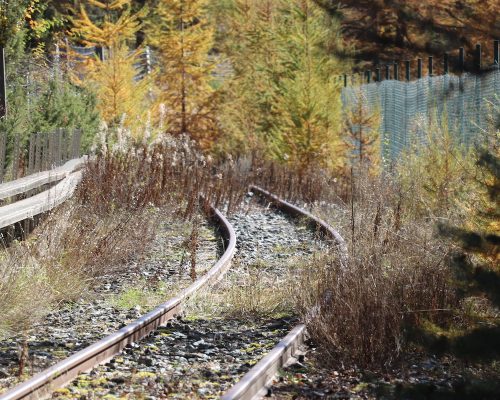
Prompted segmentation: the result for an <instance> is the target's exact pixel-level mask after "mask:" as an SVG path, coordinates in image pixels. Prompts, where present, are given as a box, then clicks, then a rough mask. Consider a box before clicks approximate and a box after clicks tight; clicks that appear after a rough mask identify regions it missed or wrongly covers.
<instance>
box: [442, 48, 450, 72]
mask: <svg viewBox="0 0 500 400" xmlns="http://www.w3.org/2000/svg"><path fill="white" fill-rule="evenodd" d="M443 64H444V65H443V68H444V74H445V75H448V72H449V68H450V66H449V55H448V53H444V57H443Z"/></svg>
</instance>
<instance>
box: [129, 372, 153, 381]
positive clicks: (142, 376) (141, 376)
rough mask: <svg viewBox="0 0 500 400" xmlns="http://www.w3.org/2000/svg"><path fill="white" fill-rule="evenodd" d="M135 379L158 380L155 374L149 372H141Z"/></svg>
mask: <svg viewBox="0 0 500 400" xmlns="http://www.w3.org/2000/svg"><path fill="white" fill-rule="evenodd" d="M134 378H135V379H149V378H156V374H155V373H154V372H148V371H141V372H137V373H136V374H135V375H134Z"/></svg>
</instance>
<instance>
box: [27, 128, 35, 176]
mask: <svg viewBox="0 0 500 400" xmlns="http://www.w3.org/2000/svg"><path fill="white" fill-rule="evenodd" d="M34 164H35V135H33V134H31V135H30V147H29V150H28V174H31V173H33V170H34V169H35V168H34Z"/></svg>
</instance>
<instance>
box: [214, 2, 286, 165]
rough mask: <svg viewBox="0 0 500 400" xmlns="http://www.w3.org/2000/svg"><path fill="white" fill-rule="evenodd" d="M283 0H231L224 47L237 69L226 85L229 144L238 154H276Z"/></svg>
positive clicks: (225, 120)
mask: <svg viewBox="0 0 500 400" xmlns="http://www.w3.org/2000/svg"><path fill="white" fill-rule="evenodd" d="M285 6H286V1H282V0H264V1H262V0H260V1H259V0H232V4H231V7H229V8H228V12H227V14H226V16H225V18H224V23H225V25H224V27H223V30H224V32H226V36H225V40H224V41H223V45H222V49H223V51H224V52H225V54H226V55H227V57H228V59H229V62H230V64H231V66H232V68H233V74H232V77H231V79H228V81H227V82H226V84H225V86H224V93H225V102H224V108H223V117H222V119H223V126H224V131H225V132H227V135H226V136H227V137H226V138H225V140H224V142H225V143H230V144H231V145H232V147H234V146H236V148H237V150H238V151H239V152H240V153H245V152H249V151H253V152H258V153H263V154H265V155H267V156H272V155H273V154H271V153H270V146H269V144H270V143H271V142H272V138H271V136H272V134H273V132H279V131H280V127H281V126H283V124H284V114H283V110H282V109H280V107H281V104H280V101H279V96H280V94H279V84H280V80H281V78H282V77H283V76H284V74H285V72H286V71H285V70H284V68H285V65H284V64H283V63H281V62H280V61H279V56H280V54H279V51H278V49H279V46H280V40H281V39H280V38H279V32H278V27H279V26H280V25H281V23H282V22H283V21H282V17H283V14H282V10H283V9H284V7H285Z"/></svg>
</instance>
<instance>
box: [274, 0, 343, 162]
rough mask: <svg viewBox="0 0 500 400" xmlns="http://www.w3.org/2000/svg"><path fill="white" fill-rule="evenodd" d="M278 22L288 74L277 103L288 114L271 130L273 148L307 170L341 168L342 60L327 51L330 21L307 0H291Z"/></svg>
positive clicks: (283, 59) (281, 51)
mask: <svg viewBox="0 0 500 400" xmlns="http://www.w3.org/2000/svg"><path fill="white" fill-rule="evenodd" d="M283 13H285V19H284V22H283V23H282V24H281V26H282V31H281V36H280V38H281V41H280V55H279V60H280V62H281V63H282V64H283V65H284V70H286V71H287V72H286V74H285V75H284V77H283V78H282V79H281V81H280V88H279V93H280V95H279V101H280V103H281V104H280V109H281V110H282V111H283V113H284V116H285V118H286V123H285V125H284V126H281V127H280V128H279V131H276V130H274V132H273V135H272V137H273V139H274V143H273V144H274V151H275V153H276V155H277V156H278V157H279V158H280V159H283V160H285V161H288V162H290V163H291V164H293V165H296V166H297V167H299V171H300V170H305V169H307V168H309V167H310V166H322V167H326V168H339V167H341V165H342V164H343V161H344V160H343V153H342V150H341V149H342V141H341V136H340V133H341V125H342V123H341V109H342V105H341V101H340V85H339V84H338V83H337V82H336V81H335V77H336V76H337V75H338V72H339V68H340V67H341V64H340V62H339V61H338V60H337V59H336V58H334V57H332V56H330V55H329V54H327V52H326V48H327V46H328V44H329V37H330V35H331V26H329V25H328V24H327V18H328V17H327V15H326V14H325V13H324V12H323V11H322V10H321V9H319V8H318V7H317V5H316V4H315V3H314V2H313V1H311V0H294V1H292V2H290V4H289V6H287V8H286V9H285V10H283Z"/></svg>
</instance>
